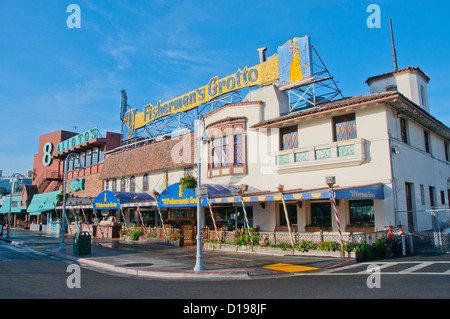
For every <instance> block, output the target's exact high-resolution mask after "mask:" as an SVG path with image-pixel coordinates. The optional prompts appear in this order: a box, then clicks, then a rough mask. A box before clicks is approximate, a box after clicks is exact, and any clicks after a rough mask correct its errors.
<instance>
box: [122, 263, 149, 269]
mask: <svg viewBox="0 0 450 319" xmlns="http://www.w3.org/2000/svg"><path fill="white" fill-rule="evenodd" d="M152 265H153V264H151V263H131V264H125V265H122V267H136V268H139V267H148V266H152Z"/></svg>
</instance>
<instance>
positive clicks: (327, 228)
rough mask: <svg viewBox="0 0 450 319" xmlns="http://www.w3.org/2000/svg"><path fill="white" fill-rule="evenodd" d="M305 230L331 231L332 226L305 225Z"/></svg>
mask: <svg viewBox="0 0 450 319" xmlns="http://www.w3.org/2000/svg"><path fill="white" fill-rule="evenodd" d="M305 231H308V232H320V231H324V232H331V231H332V228H331V227H318V226H305Z"/></svg>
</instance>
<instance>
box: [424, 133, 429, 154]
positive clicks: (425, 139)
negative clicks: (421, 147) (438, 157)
mask: <svg viewBox="0 0 450 319" xmlns="http://www.w3.org/2000/svg"><path fill="white" fill-rule="evenodd" d="M423 139H424V141H425V152H427V153H431V146H430V133H428V131H426V130H424V131H423Z"/></svg>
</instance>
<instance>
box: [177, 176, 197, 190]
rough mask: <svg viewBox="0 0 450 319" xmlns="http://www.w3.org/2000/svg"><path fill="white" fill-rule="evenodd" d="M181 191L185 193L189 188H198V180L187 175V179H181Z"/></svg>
mask: <svg viewBox="0 0 450 319" xmlns="http://www.w3.org/2000/svg"><path fill="white" fill-rule="evenodd" d="M179 184H180V189H181V191H184V190H185V189H188V188H196V187H197V179H196V178H195V177H194V176H191V175H186V176H185V177H181V178H180V182H179Z"/></svg>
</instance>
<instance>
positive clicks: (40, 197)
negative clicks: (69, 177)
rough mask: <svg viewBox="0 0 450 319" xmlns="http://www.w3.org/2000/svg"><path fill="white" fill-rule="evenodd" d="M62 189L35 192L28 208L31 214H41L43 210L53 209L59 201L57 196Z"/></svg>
mask: <svg viewBox="0 0 450 319" xmlns="http://www.w3.org/2000/svg"><path fill="white" fill-rule="evenodd" d="M59 194H61V191H56V192H49V193H42V194H34V195H33V198H32V199H31V203H30V205H29V206H28V208H27V212H29V213H30V215H39V214H40V213H42V212H46V211H49V210H53V209H55V207H56V204H57V203H58V200H57V196H58V195H59Z"/></svg>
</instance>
